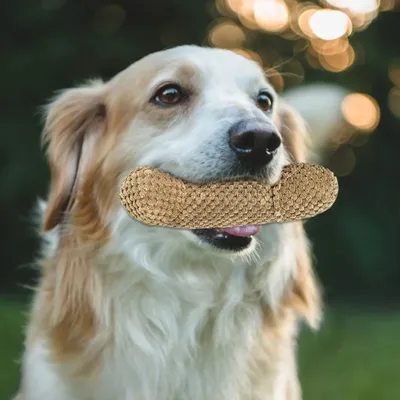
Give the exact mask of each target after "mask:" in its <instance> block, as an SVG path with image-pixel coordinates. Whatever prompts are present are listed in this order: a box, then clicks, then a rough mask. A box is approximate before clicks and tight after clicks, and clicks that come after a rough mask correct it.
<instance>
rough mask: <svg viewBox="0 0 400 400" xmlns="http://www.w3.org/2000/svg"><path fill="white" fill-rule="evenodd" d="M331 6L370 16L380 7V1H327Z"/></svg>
mask: <svg viewBox="0 0 400 400" xmlns="http://www.w3.org/2000/svg"><path fill="white" fill-rule="evenodd" d="M327 3H329V4H330V5H332V6H334V7H337V8H343V9H347V10H349V11H350V12H352V13H354V14H369V13H372V12H375V11H376V10H377V9H378V8H379V5H380V1H379V0H327Z"/></svg>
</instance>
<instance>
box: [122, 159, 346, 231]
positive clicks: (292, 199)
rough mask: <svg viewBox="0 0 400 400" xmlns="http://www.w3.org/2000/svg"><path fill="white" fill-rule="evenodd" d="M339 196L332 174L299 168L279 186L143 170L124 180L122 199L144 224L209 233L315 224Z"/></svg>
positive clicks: (290, 170) (320, 169)
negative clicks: (306, 222) (186, 177)
mask: <svg viewBox="0 0 400 400" xmlns="http://www.w3.org/2000/svg"><path fill="white" fill-rule="evenodd" d="M337 194H338V182H337V179H336V177H335V176H334V174H333V173H332V172H331V171H329V170H328V169H326V168H324V167H322V166H320V165H315V164H306V163H299V164H289V165H286V166H285V167H284V169H283V171H282V176H281V178H280V180H279V181H278V182H277V183H276V184H274V185H267V184H265V183H263V182H262V181H260V180H253V179H240V180H231V181H218V182H208V183H191V182H185V181H183V180H181V179H179V178H176V177H174V176H172V175H170V174H168V173H167V172H164V171H162V170H159V169H154V168H146V167H139V168H136V169H135V170H133V171H132V172H131V173H130V174H129V175H128V176H127V177H126V178H125V180H124V182H123V184H122V186H121V190H120V199H121V203H122V205H123V206H124V208H125V209H126V211H127V212H128V213H129V214H130V215H131V216H132V217H133V218H135V219H137V220H139V221H141V222H143V223H145V224H148V225H159V226H165V227H173V228H188V229H206V228H225V227H231V226H244V225H249V224H260V225H261V224H268V223H275V222H289V221H296V220H301V219H305V218H311V217H314V216H316V215H318V214H321V213H323V212H325V211H326V210H328V209H329V208H330V207H331V206H332V205H333V203H334V202H335V200H336V197H337Z"/></svg>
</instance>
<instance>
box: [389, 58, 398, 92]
mask: <svg viewBox="0 0 400 400" xmlns="http://www.w3.org/2000/svg"><path fill="white" fill-rule="evenodd" d="M389 78H390V80H391V81H392V82H393V83H394V84H395V85H396V86H398V87H400V59H397V60H394V61H392V62H391V63H390V65H389Z"/></svg>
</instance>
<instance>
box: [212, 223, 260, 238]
mask: <svg viewBox="0 0 400 400" xmlns="http://www.w3.org/2000/svg"><path fill="white" fill-rule="evenodd" d="M260 229H261V225H247V226H232V227H230V228H223V229H220V231H221V232H224V233H227V234H228V235H232V236H253V235H255V234H256V233H258V232H260Z"/></svg>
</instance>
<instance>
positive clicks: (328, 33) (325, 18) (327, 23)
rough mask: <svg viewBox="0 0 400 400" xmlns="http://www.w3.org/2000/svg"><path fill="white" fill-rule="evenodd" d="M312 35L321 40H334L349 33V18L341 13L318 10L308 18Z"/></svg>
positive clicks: (350, 26) (350, 25)
mask: <svg viewBox="0 0 400 400" xmlns="http://www.w3.org/2000/svg"><path fill="white" fill-rule="evenodd" d="M309 26H310V28H311V31H312V33H313V34H314V35H315V36H317V37H319V38H320V39H323V40H335V39H339V38H340V37H342V36H344V35H348V34H350V33H351V29H352V24H351V21H350V18H349V17H348V16H347V15H346V14H345V13H344V12H342V11H337V10H318V11H316V12H315V13H313V14H312V15H311V17H310V21H309Z"/></svg>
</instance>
